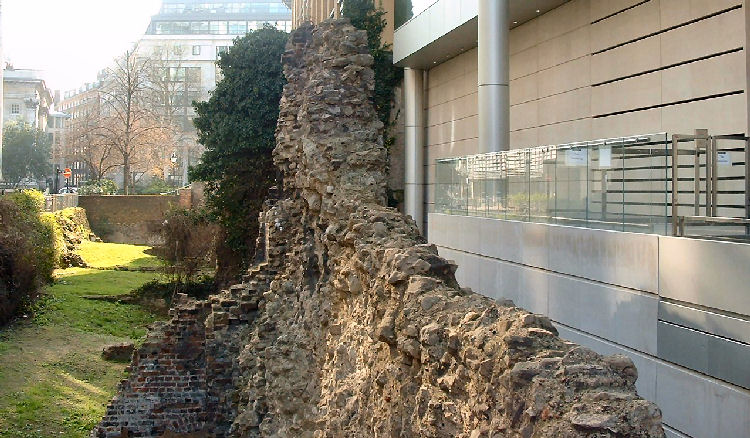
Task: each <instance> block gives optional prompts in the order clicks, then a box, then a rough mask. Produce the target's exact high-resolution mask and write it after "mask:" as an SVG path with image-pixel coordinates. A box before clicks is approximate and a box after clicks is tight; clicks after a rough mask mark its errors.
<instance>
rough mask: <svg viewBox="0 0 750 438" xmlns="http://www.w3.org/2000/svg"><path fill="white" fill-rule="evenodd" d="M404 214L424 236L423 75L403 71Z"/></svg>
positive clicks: (412, 71)
mask: <svg viewBox="0 0 750 438" xmlns="http://www.w3.org/2000/svg"><path fill="white" fill-rule="evenodd" d="M404 119H405V128H406V129H405V137H406V138H405V147H404V151H405V155H406V156H405V157H404V213H406V214H407V215H409V216H411V217H412V218H413V219H414V220H415V221H416V222H417V226H418V227H419V231H421V232H422V233H424V230H423V227H424V73H423V72H422V70H418V69H412V68H406V69H404Z"/></svg>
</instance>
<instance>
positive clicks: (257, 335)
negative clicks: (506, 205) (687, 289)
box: [98, 20, 664, 438]
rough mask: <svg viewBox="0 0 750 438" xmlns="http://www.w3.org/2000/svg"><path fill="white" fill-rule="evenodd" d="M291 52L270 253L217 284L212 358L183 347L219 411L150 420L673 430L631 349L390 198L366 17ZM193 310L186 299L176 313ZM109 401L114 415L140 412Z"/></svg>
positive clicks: (501, 431) (322, 430) (238, 433)
mask: <svg viewBox="0 0 750 438" xmlns="http://www.w3.org/2000/svg"><path fill="white" fill-rule="evenodd" d="M284 63H285V74H286V75H287V79H288V82H289V84H288V85H287V86H286V88H285V90H284V94H283V97H282V101H281V114H280V118H279V125H278V130H277V147H276V150H275V151H274V159H275V162H276V163H277V165H278V166H279V168H280V169H281V170H282V172H283V175H284V196H283V199H281V200H279V201H277V202H275V203H274V204H272V205H270V206H269V208H268V209H267V210H266V211H264V212H263V213H262V214H261V222H262V223H264V224H265V226H264V232H263V233H262V234H261V239H260V241H261V243H262V245H261V247H262V248H263V256H264V257H263V259H264V261H263V263H261V264H259V265H258V266H256V267H255V268H254V269H253V270H252V271H251V272H250V273H249V274H248V275H247V276H246V277H245V278H244V282H243V283H242V284H241V285H237V286H235V287H233V288H232V289H230V290H228V291H224V292H222V293H221V294H220V295H219V296H217V297H214V298H212V300H211V303H210V306H211V310H210V312H209V315H208V316H207V318H206V320H205V322H204V323H202V324H203V327H204V328H205V338H204V340H203V342H204V351H205V357H206V359H205V361H199V360H196V361H193V362H192V364H191V363H185V367H186V370H185V371H184V372H186V373H188V372H189V373H194V372H197V373H198V374H200V372H204V374H203V375H205V379H206V388H207V391H206V392H207V396H206V402H205V403H204V404H203V406H205V410H206V411H205V415H206V417H205V419H206V421H205V423H202V422H201V421H200V420H198V419H196V420H195V421H193V422H192V424H181V425H176V426H172V425H169V424H165V423H162V424H161V425H159V426H158V427H159V428H160V429H154V430H157V431H159V432H160V431H162V430H166V429H170V428H171V429H172V430H174V431H176V432H183V433H187V432H196V431H204V432H206V433H210V434H211V435H212V436H233V437H261V436H288V437H292V436H293V437H379V436H405V437H406V436H410V437H417V436H430V437H456V436H457V437H471V438H479V437H491V436H495V437H496V436H513V437H516V436H522V437H531V436H640V437H660V436H663V435H664V432H663V430H662V427H661V414H660V411H659V409H658V408H657V407H656V406H655V405H653V404H652V403H650V402H647V401H645V400H643V399H641V398H639V397H638V396H637V394H636V391H635V387H634V383H635V380H636V378H637V371H636V369H635V367H634V366H633V363H632V362H631V361H630V360H629V359H628V358H626V357H624V356H611V357H602V356H599V355H597V354H595V353H594V352H592V351H590V350H587V349H585V348H581V347H578V346H576V345H574V344H572V343H568V342H565V341H563V340H561V339H560V338H559V337H557V332H556V330H555V328H554V327H553V326H552V324H551V323H550V321H549V319H547V318H545V317H543V316H539V315H532V314H529V313H528V312H525V311H523V310H521V309H518V308H516V307H514V306H513V305H512V303H510V302H501V303H498V302H496V301H493V300H491V299H489V298H486V297H483V296H480V295H478V294H475V293H473V292H471V291H470V290H465V289H461V288H459V287H458V284H457V283H456V281H455V278H454V273H455V269H456V266H455V265H454V264H453V263H451V262H450V261H447V260H445V259H443V258H441V257H440V256H439V255H438V254H437V250H436V248H435V247H434V246H432V245H429V244H428V243H427V242H425V240H424V239H423V238H422V237H421V236H420V234H419V232H418V230H417V227H416V224H415V223H414V222H413V221H412V220H411V219H409V218H404V217H403V216H402V215H400V214H399V213H398V212H397V211H395V210H394V209H389V208H386V207H384V204H385V181H386V178H385V175H384V170H383V169H385V157H386V155H385V151H384V149H383V146H382V141H381V139H380V135H379V133H380V131H381V129H382V125H381V123H380V122H379V121H378V120H377V117H376V116H375V112H374V111H373V109H372V107H371V105H370V104H369V102H368V99H367V96H368V93H369V92H370V91H371V90H372V87H373V73H372V70H371V69H370V68H369V67H370V65H371V63H372V58H371V57H370V55H369V54H367V49H366V35H365V33H364V32H361V31H357V30H355V29H354V28H353V27H352V26H351V25H349V24H348V22H347V21H345V20H337V21H327V22H324V23H322V24H321V25H320V26H319V27H317V28H312V27H303V28H301V29H299V30H297V31H296V32H295V33H294V34H293V35H292V37H291V39H290V43H289V46H288V50H287V52H286V53H285V55H284ZM180 323H181V320H180V316H179V315H176V317H175V318H173V320H172V321H171V322H170V326H172V327H177V326H179V324H180ZM198 332H200V331H198ZM169 333H177V332H176V331H175V330H170V331H169ZM169 336H175V335H174V334H172V335H169V334H167V335H165V337H166V342H167V343H168V342H171V341H170V340H169V339H171V338H170V337H169ZM178 336H182V335H178ZM196 339H198V340H197V341H196V342H200V336H198V337H197V338H196ZM150 370H151V369H149V370H142V371H139V370H134V373H133V375H131V377H130V380H133V379H135V380H136V381H137V380H138V379H140V378H142V375H143V374H144V373H146V372H149V371H150ZM123 389H124V392H125V393H128V394H132V391H130V390H129V388H128V387H127V386H125V387H124V388H123ZM128 391H130V392H128ZM124 396H125V394H121V395H120V396H118V397H120V398H122V397H124ZM135 398H137V396H135ZM115 401H117V399H116V400H115ZM115 411H116V412H115ZM113 412H114V413H113V414H112V415H110V416H108V417H107V418H105V420H104V422H103V423H102V424H103V425H104V424H105V423H106V424H107V425H123V424H124V422H128V421H129V422H130V423H128V424H137V423H138V421H140V417H139V416H138V415H135V416H133V415H130V414H128V413H122V414H118V412H121V411H117V410H113ZM107 427H110V426H107ZM116 430H117V429H116V427H115V426H111V427H110V428H109V429H106V430H105V429H103V428H102V426H100V428H99V431H98V433H99V435H100V436H116V435H114V433H116ZM135 433H138V434H141V435H134V436H153V435H148V432H145V431H144V429H138V430H137V431H135Z"/></svg>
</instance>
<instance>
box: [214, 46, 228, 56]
mask: <svg viewBox="0 0 750 438" xmlns="http://www.w3.org/2000/svg"><path fill="white" fill-rule="evenodd" d="M227 50H229V46H216V56H217V57H218V56H219V54H220V53H224V52H226V51H227Z"/></svg>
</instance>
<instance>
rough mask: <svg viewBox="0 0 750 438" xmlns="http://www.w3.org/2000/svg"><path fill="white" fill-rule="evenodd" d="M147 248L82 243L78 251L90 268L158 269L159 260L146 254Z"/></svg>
mask: <svg viewBox="0 0 750 438" xmlns="http://www.w3.org/2000/svg"><path fill="white" fill-rule="evenodd" d="M149 249H151V247H149V246H142V245H126V244H122V243H102V242H89V241H84V242H82V243H81V247H80V248H79V250H78V254H80V255H81V257H82V258H83V260H85V261H86V263H87V264H88V265H89V266H91V267H92V268H108V267H113V266H129V267H132V268H141V267H158V266H160V262H159V259H158V258H157V257H154V256H152V255H149V254H146V251H148V250H149Z"/></svg>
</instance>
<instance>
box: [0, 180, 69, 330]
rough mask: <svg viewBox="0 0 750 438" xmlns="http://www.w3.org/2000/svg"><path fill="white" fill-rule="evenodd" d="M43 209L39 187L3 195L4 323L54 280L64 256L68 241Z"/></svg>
mask: <svg viewBox="0 0 750 438" xmlns="http://www.w3.org/2000/svg"><path fill="white" fill-rule="evenodd" d="M43 210H44V195H43V194H41V193H40V192H38V191H35V190H24V191H21V192H15V193H12V194H9V195H6V196H4V197H2V198H0V324H4V323H5V322H7V321H8V320H9V319H10V318H11V317H12V316H13V314H14V313H15V311H16V310H17V309H18V307H19V306H22V305H24V304H28V303H30V302H31V300H32V298H33V296H34V295H35V293H36V291H37V289H38V288H39V287H40V286H41V285H42V284H44V283H47V282H50V281H52V272H53V271H54V269H55V266H56V265H57V263H58V262H59V260H60V256H61V253H62V251H63V249H64V245H65V244H64V242H63V239H62V231H61V228H60V226H59V225H58V223H57V221H56V220H55V218H54V215H52V214H49V213H43Z"/></svg>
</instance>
